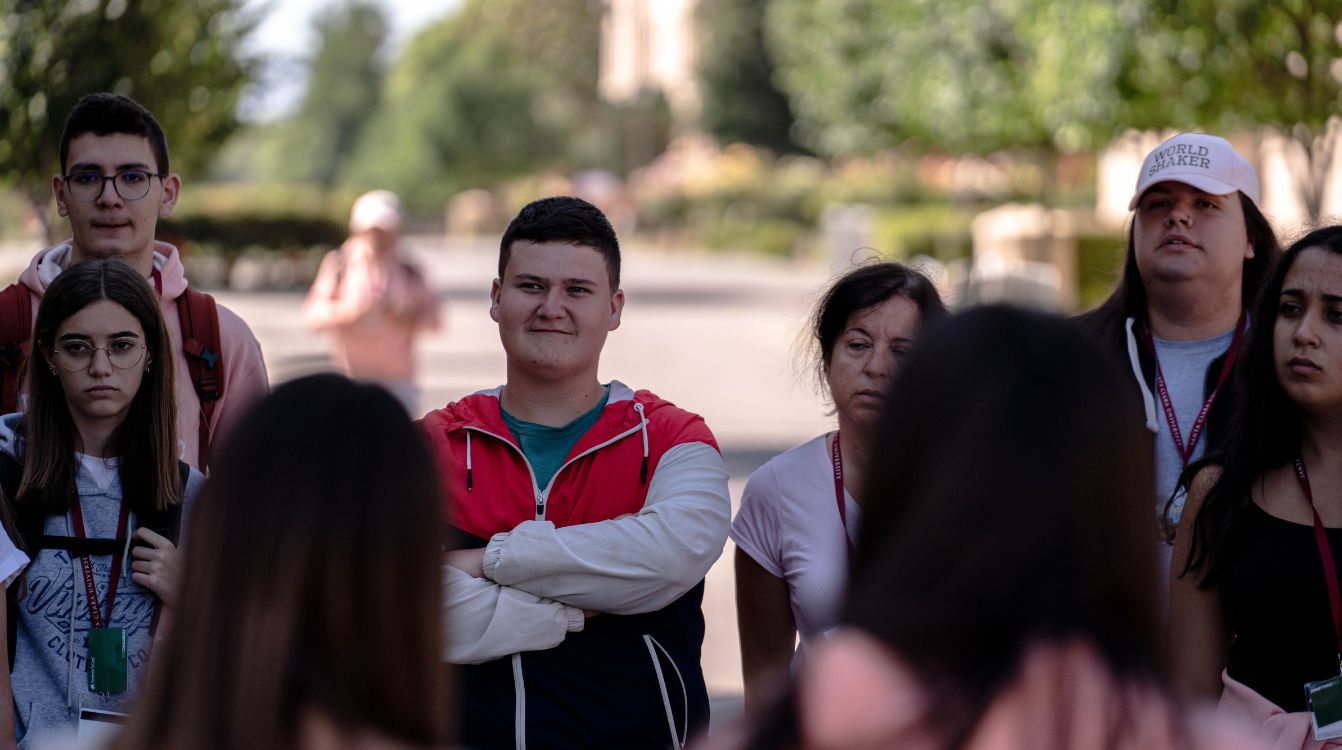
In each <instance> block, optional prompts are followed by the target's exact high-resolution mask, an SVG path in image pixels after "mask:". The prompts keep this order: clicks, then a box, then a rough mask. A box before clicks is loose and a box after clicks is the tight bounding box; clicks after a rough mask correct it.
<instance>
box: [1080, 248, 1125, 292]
mask: <svg viewBox="0 0 1342 750" xmlns="http://www.w3.org/2000/svg"><path fill="white" fill-rule="evenodd" d="M1076 252H1077V269H1076V275H1077V292H1078V296H1079V297H1080V299H1079V300H1078V301H1079V302H1080V309H1082V310H1089V309H1090V308H1092V307H1094V306H1095V305H1098V304H1099V303H1100V302H1102V301H1104V299H1105V298H1106V297H1108V296H1109V293H1110V292H1111V291H1113V289H1114V284H1115V283H1116V282H1117V281H1118V277H1119V276H1120V275H1122V273H1123V259H1124V257H1125V255H1126V252H1127V250H1126V247H1125V246H1124V244H1123V235H1122V234H1120V233H1114V234H1083V235H1081V236H1080V237H1077V238H1076Z"/></svg>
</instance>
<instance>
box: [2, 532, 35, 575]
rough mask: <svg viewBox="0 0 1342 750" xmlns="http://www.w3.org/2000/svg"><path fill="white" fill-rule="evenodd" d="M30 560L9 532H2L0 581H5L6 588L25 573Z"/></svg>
mask: <svg viewBox="0 0 1342 750" xmlns="http://www.w3.org/2000/svg"><path fill="white" fill-rule="evenodd" d="M28 562H29V560H28V556H27V555H25V554H23V550H21V549H19V548H18V547H17V546H15V544H14V540H13V539H10V538H9V534H5V533H3V532H0V581H4V583H5V586H4V587H5V588H9V586H10V584H12V583H14V582H15V581H17V580H18V578H19V576H21V575H23V571H24V569H25V568H27V567H28Z"/></svg>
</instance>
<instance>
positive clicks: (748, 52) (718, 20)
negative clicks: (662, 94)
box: [695, 0, 805, 153]
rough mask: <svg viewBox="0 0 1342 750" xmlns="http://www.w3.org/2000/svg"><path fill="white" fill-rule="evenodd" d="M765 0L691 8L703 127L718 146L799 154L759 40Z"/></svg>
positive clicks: (729, 0) (788, 112)
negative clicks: (694, 11) (694, 14)
mask: <svg viewBox="0 0 1342 750" xmlns="http://www.w3.org/2000/svg"><path fill="white" fill-rule="evenodd" d="M768 4H769V0H713V1H712V2H706V3H701V4H700V5H699V7H698V9H697V17H696V19H695V20H696V25H697V28H698V32H699V39H700V47H699V66H698V74H699V82H700V84H701V88H702V91H703V115H702V122H703V125H704V128H705V129H707V130H708V132H710V133H712V134H713V135H714V136H716V137H717V138H718V140H720V141H722V142H723V143H750V144H753V145H757V146H764V147H765V148H768V149H771V150H773V151H774V152H776V153H804V152H805V149H804V148H802V147H801V146H800V145H799V144H798V143H797V142H796V141H795V140H793V138H792V124H793V122H794V118H793V116H792V108H791V107H790V106H789V104H788V100H787V96H786V95H785V94H783V92H782V91H780V90H779V89H778V86H777V85H775V83H774V64H773V60H772V58H771V57H770V54H769V50H768V49H767V47H766V45H765V41H764V10H765V8H766V7H767V6H768Z"/></svg>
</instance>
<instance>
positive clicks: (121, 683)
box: [70, 498, 130, 694]
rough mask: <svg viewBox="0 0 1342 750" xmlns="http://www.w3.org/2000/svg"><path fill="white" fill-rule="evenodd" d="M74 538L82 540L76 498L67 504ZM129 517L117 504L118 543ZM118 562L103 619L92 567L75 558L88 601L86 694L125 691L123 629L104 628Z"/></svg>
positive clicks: (114, 564) (114, 563) (114, 562)
mask: <svg viewBox="0 0 1342 750" xmlns="http://www.w3.org/2000/svg"><path fill="white" fill-rule="evenodd" d="M70 515H71V516H72V519H73V522H74V523H73V526H74V533H75V536H77V537H79V538H80V539H83V538H85V537H84V512H83V510H82V509H81V508H80V507H79V499H78V498H75V500H74V501H73V502H72V503H71V504H70ZM129 517H130V506H128V505H127V504H126V501H125V499H122V501H121V514H120V516H119V518H118V519H117V532H116V538H117V540H118V541H122V540H124V539H125V537H126V525H127V522H128V521H129ZM121 566H122V561H121V560H119V559H116V558H115V557H114V558H113V560H112V572H111V575H110V576H109V579H108V582H107V617H106V618H104V617H103V613H102V608H101V607H99V606H98V589H97V586H96V585H95V584H94V582H93V565H92V564H91V563H90V562H89V556H88V555H80V556H79V567H80V569H81V571H82V573H83V575H84V595H85V596H86V597H87V599H88V605H89V622H90V624H91V625H92V627H90V628H89V638H88V644H87V645H88V650H87V652H86V653H85V659H84V665H85V668H86V670H87V672H88V678H89V692H91V693H103V694H107V693H121V692H125V690H126V673H127V663H128V659H127V650H128V649H127V647H126V641H127V635H126V629H125V628H113V627H108V625H110V623H111V620H112V604H113V603H114V602H115V601H116V591H117V586H118V585H119V584H120V583H121Z"/></svg>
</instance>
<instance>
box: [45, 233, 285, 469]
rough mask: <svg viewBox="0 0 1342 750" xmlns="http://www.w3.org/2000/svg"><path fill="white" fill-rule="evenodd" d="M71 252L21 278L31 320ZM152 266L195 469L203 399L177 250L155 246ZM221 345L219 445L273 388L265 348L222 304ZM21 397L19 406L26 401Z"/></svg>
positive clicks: (180, 424)
mask: <svg viewBox="0 0 1342 750" xmlns="http://www.w3.org/2000/svg"><path fill="white" fill-rule="evenodd" d="M71 252H72V248H71V245H70V243H69V242H68V241H67V242H63V243H61V244H59V245H56V246H54V247H49V248H47V249H45V250H43V251H42V252H40V253H38V254H37V255H36V256H35V257H34V258H33V261H32V263H30V264H29V265H28V268H27V269H25V270H24V271H23V273H21V274H19V283H21V284H23V285H24V286H26V287H28V290H29V291H30V292H32V295H33V320H36V319H37V306H38V304H39V303H40V302H41V301H42V294H43V293H44V292H45V291H46V289H47V286H48V285H49V284H50V283H51V282H52V281H54V280H55V279H56V277H57V276H58V275H60V273H61V271H64V270H65V269H66V268H68V267H69V265H70V255H71ZM154 268H156V269H158V272H159V274H160V275H161V276H162V278H163V293H162V302H163V318H164V322H165V323H166V325H167V328H168V336H169V337H171V339H172V347H173V349H174V350H175V351H176V352H177V361H176V365H175V367H174V369H173V373H174V375H175V378H174V380H175V386H174V390H175V391H176V395H177V438H178V440H179V441H180V442H181V444H182V455H181V459H182V460H183V461H186V462H187V463H189V464H191V465H192V466H197V468H199V467H198V463H199V452H200V450H199V449H200V446H199V442H200V439H199V435H200V420H201V416H202V415H201V409H200V399H199V397H197V396H196V389H195V387H194V386H193V385H192V383H191V377H190V375H189V374H188V370H187V363H186V354H185V353H183V351H182V326H181V323H180V322H178V319H177V305H176V300H177V298H178V297H179V296H181V294H182V292H183V291H185V290H186V286H187V281H186V272H185V269H183V267H182V260H181V257H180V256H179V255H178V253H177V248H175V247H173V246H172V245H169V244H168V243H166V242H155V243H154ZM218 307H219V341H220V343H221V345H222V348H223V352H222V353H221V358H222V359H223V362H224V395H223V396H222V397H221V398H220V399H219V403H218V404H217V405H216V406H215V409H214V424H212V425H210V443H211V445H218V443H219V439H220V436H222V435H223V434H224V433H225V432H226V431H227V429H228V425H229V424H230V423H232V422H233V421H234V420H235V419H237V417H238V415H240V414H241V413H242V412H243V411H245V410H246V408H247V406H249V405H250V404H251V403H252V402H253V401H256V400H257V399H259V398H260V397H262V396H264V395H265V394H266V392H267V391H269V389H270V384H269V381H268V380H267V378H266V363H265V361H264V360H263V359H262V357H261V345H260V344H259V343H257V341H256V337H255V336H253V335H252V331H251V329H250V328H248V327H247V324H246V323H244V322H243V321H242V318H239V317H238V316H237V315H236V314H234V312H233V311H232V310H229V309H228V308H226V307H224V306H223V305H219V306H218ZM23 398H24V397H23V396H21V397H20V404H22V403H23Z"/></svg>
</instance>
